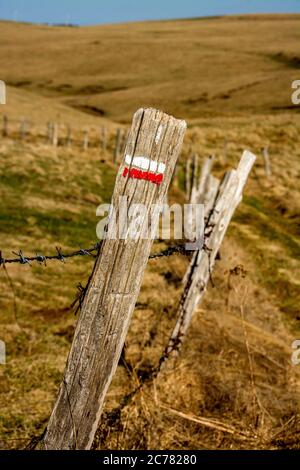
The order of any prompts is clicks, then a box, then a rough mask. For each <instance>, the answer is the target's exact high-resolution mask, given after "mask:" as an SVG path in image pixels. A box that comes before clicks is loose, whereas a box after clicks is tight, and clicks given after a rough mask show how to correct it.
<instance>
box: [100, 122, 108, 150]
mask: <svg viewBox="0 0 300 470" xmlns="http://www.w3.org/2000/svg"><path fill="white" fill-rule="evenodd" d="M100 143H101V145H102V150H103V151H104V152H105V151H106V147H107V129H106V127H105V126H102V127H101V138H100Z"/></svg>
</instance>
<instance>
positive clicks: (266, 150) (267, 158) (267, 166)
mask: <svg viewBox="0 0 300 470" xmlns="http://www.w3.org/2000/svg"><path fill="white" fill-rule="evenodd" d="M263 157H264V164H265V175H266V177H267V178H269V177H270V176H271V174H272V172H271V163H270V156H269V147H267V146H266V147H264V149H263Z"/></svg>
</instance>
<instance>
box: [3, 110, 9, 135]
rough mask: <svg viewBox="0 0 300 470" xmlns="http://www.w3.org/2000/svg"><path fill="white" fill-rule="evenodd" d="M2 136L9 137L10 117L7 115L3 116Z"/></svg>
mask: <svg viewBox="0 0 300 470" xmlns="http://www.w3.org/2000/svg"><path fill="white" fill-rule="evenodd" d="M2 135H3V137H7V136H8V117H7V115H6V114H4V116H3V128H2Z"/></svg>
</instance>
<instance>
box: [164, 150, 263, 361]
mask: <svg viewBox="0 0 300 470" xmlns="http://www.w3.org/2000/svg"><path fill="white" fill-rule="evenodd" d="M254 161H255V156H254V155H253V154H252V153H251V152H248V151H245V152H244V153H243V156H242V158H241V161H240V163H239V165H238V168H237V170H231V171H229V172H227V173H226V174H225V176H224V178H223V180H222V182H221V185H220V188H219V191H218V194H217V197H216V201H215V203H214V206H213V208H212V210H211V213H210V217H209V219H208V221H207V222H206V229H207V230H206V240H205V246H206V249H202V250H199V251H196V252H195V253H194V255H193V258H192V261H191V263H190V266H189V268H188V272H189V275H188V279H187V280H186V283H185V288H184V292H183V294H182V298H181V301H180V303H179V310H178V316H177V321H176V324H175V326H174V329H173V331H172V334H171V337H170V339H169V343H168V346H167V348H166V351H165V355H164V357H165V358H169V357H172V355H174V354H177V353H178V351H179V349H180V347H181V343H182V341H183V339H184V338H185V336H186V333H187V330H188V328H189V326H190V323H191V320H192V316H193V313H194V311H195V310H196V308H197V306H198V305H199V303H200V301H201V299H202V297H203V295H204V292H205V290H206V287H207V285H208V282H209V279H210V276H211V272H212V269H213V266H214V263H215V259H216V256H217V253H218V251H219V249H220V246H221V243H222V241H223V238H224V236H225V233H226V230H227V228H228V225H229V223H230V220H231V218H232V216H233V214H234V211H235V209H236V207H237V206H238V204H239V203H240V202H241V199H242V192H243V188H244V186H245V183H246V181H247V178H248V175H249V173H250V171H251V168H252V166H253V164H254ZM161 367H162V364H161Z"/></svg>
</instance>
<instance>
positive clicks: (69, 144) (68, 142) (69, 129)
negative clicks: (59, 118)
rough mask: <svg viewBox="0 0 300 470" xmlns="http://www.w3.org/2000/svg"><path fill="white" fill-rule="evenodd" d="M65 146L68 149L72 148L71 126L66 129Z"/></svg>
mask: <svg viewBox="0 0 300 470" xmlns="http://www.w3.org/2000/svg"><path fill="white" fill-rule="evenodd" d="M66 146H67V147H68V148H70V147H71V146H72V128H71V126H68V127H67V139H66Z"/></svg>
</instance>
